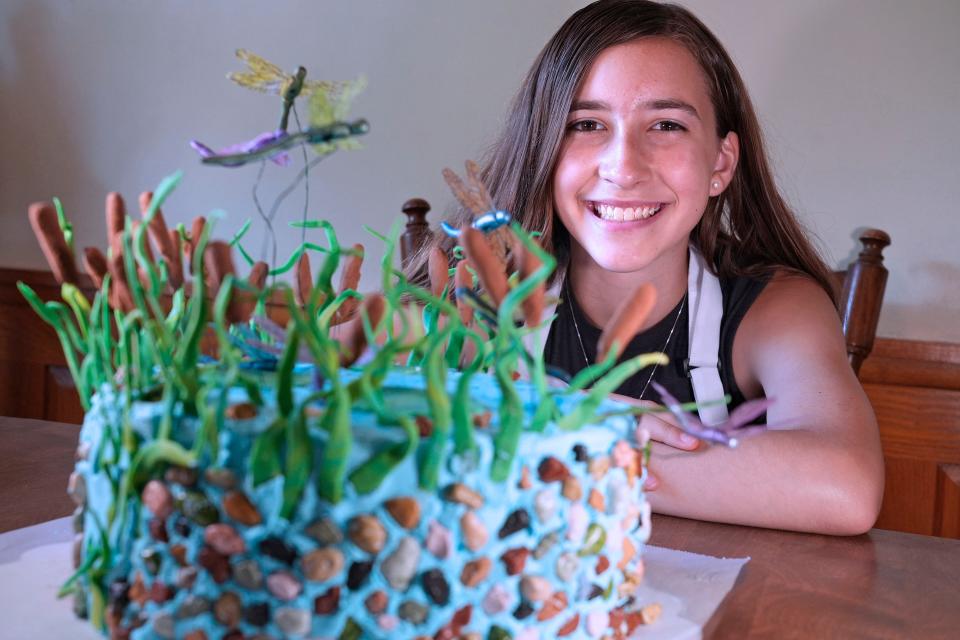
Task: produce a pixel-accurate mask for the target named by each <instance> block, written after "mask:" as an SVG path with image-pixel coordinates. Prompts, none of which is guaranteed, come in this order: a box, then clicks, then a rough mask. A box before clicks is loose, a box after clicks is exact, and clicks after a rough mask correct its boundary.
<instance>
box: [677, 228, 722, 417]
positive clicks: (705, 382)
mask: <svg viewBox="0 0 960 640" xmlns="http://www.w3.org/2000/svg"><path fill="white" fill-rule="evenodd" d="M687 302H688V305H689V317H690V325H689V326H690V334H689V335H690V354H689V359H688V364H689V368H690V381H691V383H692V384H693V397H694V399H695V400H696V401H697V403H698V404H701V406H700V409H699V410H698V412H699V414H700V421H701V422H703V424H705V425H707V426H711V425H715V424H719V423H721V422H723V421H724V420H726V419H727V416H728V415H729V414H728V413H727V406H726V405H725V404H724V403H722V402H719V403H717V401H718V400H722V399H723V395H724V393H723V383H722V382H721V381H720V321H721V320H722V319H723V293H722V292H721V291H720V281H719V280H718V279H717V276H715V275H713V274H712V273H711V272H710V269H709V268H707V263H706V260H704V258H703V256H702V255H700V252H699V251H697V250H696V249H695V248H694V247H693V245H690V267H689V270H688V274H687ZM706 402H712V403H714V404H710V405H707V406H703V405H702V403H706Z"/></svg>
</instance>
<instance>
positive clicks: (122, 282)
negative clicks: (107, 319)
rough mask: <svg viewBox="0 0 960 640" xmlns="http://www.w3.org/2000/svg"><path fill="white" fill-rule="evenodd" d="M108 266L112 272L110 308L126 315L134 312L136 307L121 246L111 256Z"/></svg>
mask: <svg viewBox="0 0 960 640" xmlns="http://www.w3.org/2000/svg"><path fill="white" fill-rule="evenodd" d="M108 265H109V270H110V296H109V302H110V306H111V307H113V308H114V309H119V310H120V311H122V312H124V313H129V312H131V311H133V309H134V306H135V305H134V303H133V293H132V292H131V291H130V285H129V284H128V283H127V272H126V267H125V265H124V263H123V247H122V246H119V247H118V248H117V251H116V252H114V253H113V254H111V256H110V259H109V261H108Z"/></svg>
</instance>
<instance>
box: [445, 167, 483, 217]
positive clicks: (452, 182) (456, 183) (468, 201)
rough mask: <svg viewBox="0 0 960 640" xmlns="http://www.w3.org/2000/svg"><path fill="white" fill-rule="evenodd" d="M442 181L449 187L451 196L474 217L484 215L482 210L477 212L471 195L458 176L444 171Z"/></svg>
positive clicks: (449, 171) (450, 171)
mask: <svg viewBox="0 0 960 640" xmlns="http://www.w3.org/2000/svg"><path fill="white" fill-rule="evenodd" d="M443 179H444V181H445V182H446V183H447V186H449V187H450V190H451V191H453V195H455V196H456V197H457V200H459V201H460V204H462V205H463V206H464V207H466V208H467V209H468V210H470V211H471V212H472V213H473V214H474V215H477V216H479V215H483V214H484V213H485V211H484V210H480V211H478V210H477V209H476V201H475V199H474V197H473V194H472V193H470V190H469V189H468V188H467V185H465V184H464V183H463V180H461V179H460V176H458V175H457V174H456V173H454V172H453V171H452V170H450V169H444V170H443Z"/></svg>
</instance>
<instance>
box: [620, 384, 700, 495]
mask: <svg viewBox="0 0 960 640" xmlns="http://www.w3.org/2000/svg"><path fill="white" fill-rule="evenodd" d="M611 396H612V398H613V399H614V400H618V401H620V402H626V403H627V404H632V405H634V406H638V407H659V406H660V405H658V404H657V403H656V402H652V401H650V400H636V399H635V398H628V397H626V396H621V395H618V394H611ZM642 431H646V433H647V434H649V438H650V440H653V441H654V442H659V443H661V444H665V445H667V446H668V447H673V448H675V449H680V450H681V451H695V450H696V449H697V448H698V447H699V446H700V441H699V440H698V439H697V438H694V437H693V436H691V435H689V434H686V433H684V432H683V431H681V430H680V428H679V427H678V426H677V421H676V418H674V417H673V416H672V415H670V413H668V412H667V411H658V412H656V413H644V414H642V415H641V416H639V417H638V419H637V440H638V441H641V440H643V438H642V437H641V432H642ZM659 484H660V482H659V480H658V479H657V478H656V476H654V475H653V473H651V471H650V468H649V467H647V480H646V482H645V483H644V485H643V488H644V489H645V490H647V491H653V490H655V489H656V488H657V487H658V486H659Z"/></svg>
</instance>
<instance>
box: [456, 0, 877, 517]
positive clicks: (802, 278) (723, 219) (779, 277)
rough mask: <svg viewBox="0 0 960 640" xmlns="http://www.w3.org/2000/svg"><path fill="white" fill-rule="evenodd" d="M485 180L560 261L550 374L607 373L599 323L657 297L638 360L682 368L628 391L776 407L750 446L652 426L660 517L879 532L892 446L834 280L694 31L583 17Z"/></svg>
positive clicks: (726, 73)
mask: <svg viewBox="0 0 960 640" xmlns="http://www.w3.org/2000/svg"><path fill="white" fill-rule="evenodd" d="M484 177H485V180H486V182H487V184H488V186H489V188H490V190H491V192H492V195H493V199H494V202H496V203H497V205H498V206H499V207H502V208H504V209H506V210H508V211H511V212H512V213H513V214H514V216H515V218H516V219H517V220H519V222H520V223H521V224H522V225H523V226H524V227H525V228H526V229H528V230H531V231H539V232H541V233H542V241H543V244H544V246H545V248H546V249H547V250H549V251H551V252H552V253H554V255H556V257H557V258H558V265H559V267H558V269H557V272H556V274H555V281H554V283H553V285H554V289H555V290H556V291H557V292H558V293H559V296H560V304H559V305H558V307H557V309H556V313H557V317H556V319H555V320H554V322H553V323H552V325H551V326H550V328H549V332H544V333H546V334H547V335H546V342H545V345H544V349H545V358H546V361H547V362H548V363H550V364H553V365H555V366H558V367H560V368H563V369H565V370H567V371H569V372H571V373H576V372H577V371H579V370H580V369H583V368H584V367H586V366H588V365H589V364H592V363H593V362H594V360H595V358H596V344H597V339H598V337H599V335H600V329H599V327H601V326H603V324H604V323H605V321H606V320H607V319H608V318H610V317H611V315H612V314H613V313H614V311H615V309H616V308H617V307H618V305H619V304H620V302H621V300H622V299H623V298H624V297H625V296H627V295H628V294H629V293H630V292H631V291H633V290H634V289H636V287H637V286H638V285H640V284H641V283H652V284H653V285H654V287H655V288H656V291H657V294H658V295H657V298H656V303H655V305H654V307H653V311H652V312H651V313H650V315H649V316H648V320H647V321H646V323H645V325H644V326H643V327H642V329H641V332H640V334H639V335H637V337H636V338H634V339H633V341H632V342H631V343H630V344H629V346H628V347H627V349H626V350H625V352H624V354H623V356H622V357H623V358H628V357H630V356H632V355H636V354H639V353H646V352H650V351H663V352H664V353H666V354H667V355H668V356H669V357H670V364H669V365H665V366H660V367H657V368H654V369H653V370H652V371H651V370H644V371H641V372H640V373H639V374H638V375H637V376H636V377H635V378H634V379H632V380H629V381H628V382H627V383H625V384H624V385H623V387H621V389H620V390H619V391H620V392H621V393H622V394H625V395H626V396H629V397H631V398H632V399H633V401H635V402H641V403H651V402H662V400H661V398H660V397H659V394H658V393H657V392H656V391H655V389H654V388H653V387H652V386H651V383H652V382H658V383H659V384H661V385H663V386H664V387H665V388H666V389H667V390H669V392H670V393H671V394H672V395H674V396H676V397H677V398H678V399H680V400H681V401H689V400H693V399H695V398H696V399H698V400H700V401H703V400H710V399H717V398H720V397H722V396H723V395H724V394H729V395H730V396H731V398H732V403H731V408H732V407H735V406H737V405H739V404H741V403H743V402H745V401H746V400H748V399H752V398H762V397H768V398H775V402H774V404H773V405H772V406H771V407H770V408H769V410H768V412H767V416H766V419H767V422H768V424H769V425H770V427H771V431H769V432H768V433H766V434H763V435H760V436H758V437H755V438H749V439H746V440H744V441H742V442H741V444H740V446H739V447H738V448H736V449H728V448H726V447H720V446H710V445H708V444H706V443H702V442H698V441H696V440H694V439H692V438H689V437H686V436H685V435H684V434H683V433H682V432H681V431H680V430H679V429H677V427H676V426H675V424H674V423H673V422H672V420H671V419H670V418H668V417H664V416H665V415H666V414H663V413H660V414H657V416H658V417H654V416H653V415H650V414H648V415H645V416H644V417H643V420H642V423H641V425H642V426H643V427H645V428H646V429H648V430H649V432H650V433H651V435H652V438H653V440H654V444H653V455H652V460H651V463H650V469H651V471H652V475H651V477H650V480H649V481H648V485H647V489H648V490H650V491H651V494H650V499H651V501H652V503H653V506H654V509H655V510H656V511H659V512H661V513H667V514H673V515H680V516H686V517H692V518H699V519H706V520H714V521H722V522H731V523H737V524H749V525H757V526H764V527H774V528H783V529H794V530H806V531H817V532H823V533H834V534H856V533H860V532H863V531H866V530H867V529H869V528H870V527H871V526H872V524H873V522H874V520H875V518H876V515H877V513H878V510H879V507H880V502H881V496H882V492H883V463H882V457H881V452H880V443H879V435H878V430H877V425H876V422H875V418H874V416H873V413H872V410H871V407H870V405H869V403H868V401H867V398H866V396H865V394H864V392H863V390H862V388H861V387H860V385H859V383H858V381H857V379H856V377H855V375H854V373H853V370H852V369H851V367H850V365H849V364H848V363H847V359H846V353H845V347H844V341H843V336H842V333H841V328H840V321H839V318H838V315H837V312H836V309H835V307H834V304H833V301H832V297H831V296H832V294H831V289H830V283H829V279H828V278H829V272H828V270H827V268H826V266H825V265H824V263H823V262H822V261H821V259H820V258H819V257H818V255H817V253H816V251H815V250H814V249H813V247H812V246H811V244H810V242H809V241H808V240H807V238H806V237H805V235H804V232H803V230H802V228H801V226H800V225H799V223H798V222H797V220H796V219H795V217H794V215H793V213H792V212H791V211H790V209H789V207H788V206H787V204H786V202H785V201H784V199H783V198H782V196H781V195H780V193H779V192H778V190H777V187H776V185H775V183H774V181H773V178H772V175H771V171H770V167H769V163H768V161H767V158H766V154H765V151H764V146H763V141H762V136H761V132H760V126H759V123H758V121H757V117H756V115H755V114H754V111H753V107H752V105H751V102H750V98H749V96H748V95H747V91H746V88H745V86H744V83H743V81H742V79H741V78H740V75H739V73H738V72H737V70H736V68H735V67H734V65H733V63H732V61H731V60H730V57H729V55H728V54H727V53H726V51H725V50H724V48H723V46H722V45H721V44H720V43H719V42H718V41H717V39H716V38H715V37H714V36H713V34H712V33H710V31H709V30H708V29H707V28H706V27H705V26H704V25H703V24H702V23H701V22H700V21H699V20H698V19H697V18H696V17H694V16H693V15H692V14H691V13H690V12H688V11H687V10H686V9H683V8H680V7H677V6H673V5H665V4H657V3H653V2H646V1H643V0H600V1H599V2H596V3H594V4H591V5H589V6H587V7H585V8H583V9H581V10H580V11H578V12H577V13H575V14H574V15H573V16H572V17H570V19H569V20H567V22H566V23H565V24H564V25H563V26H562V27H561V28H560V30H559V31H558V32H557V33H556V35H554V37H553V38H552V39H551V40H550V42H548V43H547V45H546V47H545V48H544V50H543V51H542V52H541V54H540V55H539V57H538V58H537V60H536V61H535V62H534V65H533V67H532V68H531V70H530V71H529V73H528V75H527V77H526V80H525V82H524V84H523V86H522V88H521V91H520V93H519V95H518V96H517V98H516V100H515V102H514V104H513V106H512V109H511V110H510V112H509V117H508V120H507V124H506V127H505V130H504V131H503V134H502V136H501V137H500V140H499V142H498V143H497V144H496V145H495V147H494V148H493V151H492V153H491V156H490V158H489V160H488V162H487V164H486V166H485V171H484ZM465 216H466V214H464V217H462V218H461V219H460V220H454V221H453V222H454V223H457V222H460V223H464V222H466V221H467V220H468V219H469V218H467V217H465ZM703 344H706V345H708V346H707V347H706V348H705V351H704V348H703ZM694 345H699V346H696V347H695V346H694ZM698 350H699V351H698ZM720 412H721V413H720V414H719V415H718V414H716V413H714V410H712V409H706V410H703V411H701V417H702V418H703V419H704V422H706V423H710V422H717V421H719V420H720V419H722V417H723V415H724V410H723V409H720Z"/></svg>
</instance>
